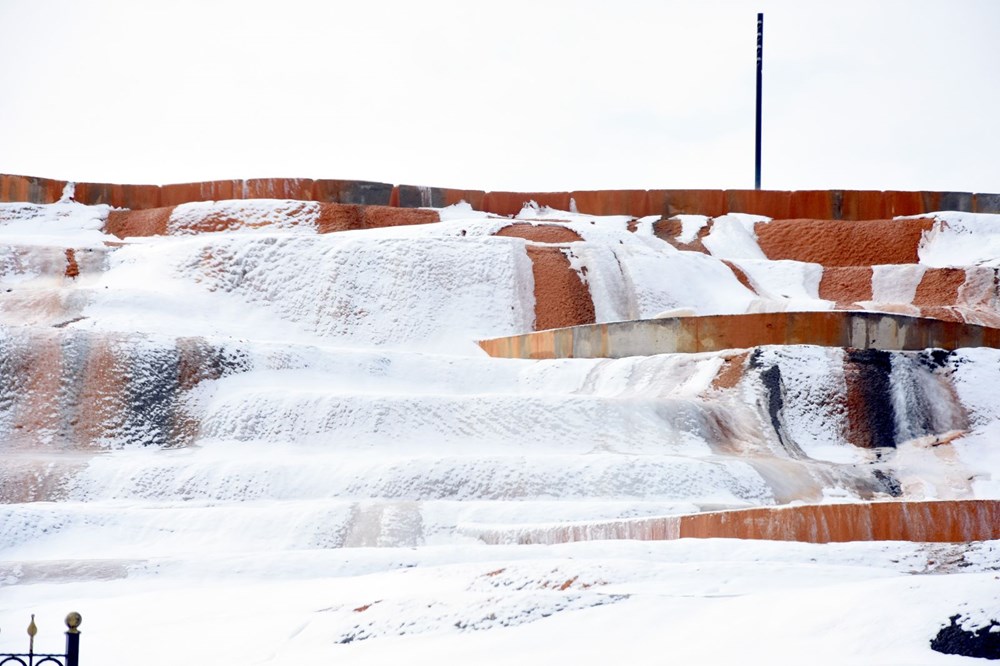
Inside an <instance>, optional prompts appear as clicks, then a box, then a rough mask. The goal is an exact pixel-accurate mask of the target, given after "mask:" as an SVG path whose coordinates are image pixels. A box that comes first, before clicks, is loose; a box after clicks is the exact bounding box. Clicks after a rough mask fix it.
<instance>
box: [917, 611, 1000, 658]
mask: <svg viewBox="0 0 1000 666" xmlns="http://www.w3.org/2000/svg"><path fill="white" fill-rule="evenodd" d="M949 619H950V620H951V624H950V625H948V626H947V627H943V628H942V629H941V631H939V632H938V634H937V636H935V637H934V638H933V639H931V649H932V650H934V651H935V652H941V653H944V654H957V655H961V656H963V657H978V658H980V659H1000V622H997V621H996V620H990V623H989V624H987V625H984V626H982V627H979V628H978V629H976V630H975V631H967V630H965V629H962V623H961V621H960V619H961V615H952V616H951V617H950V618H949Z"/></svg>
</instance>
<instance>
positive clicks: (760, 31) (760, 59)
mask: <svg viewBox="0 0 1000 666" xmlns="http://www.w3.org/2000/svg"><path fill="white" fill-rule="evenodd" d="M763 67H764V15H763V14H757V150H756V152H755V153H754V180H753V182H754V189H757V190H759V189H760V97H761V70H762V69H763Z"/></svg>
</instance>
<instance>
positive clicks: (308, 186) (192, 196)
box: [0, 174, 1000, 220]
mask: <svg viewBox="0 0 1000 666" xmlns="http://www.w3.org/2000/svg"><path fill="white" fill-rule="evenodd" d="M65 185H66V181H63V180H53V179H49V178H38V177H34V176H18V175H6V174H0V201H27V202H31V203H52V202H54V201H56V200H58V199H59V197H60V195H61V194H62V191H63V187H65ZM259 198H265V199H298V200H303V201H322V202H327V203H342V204H367V205H379V206H394V207H402V208H417V207H421V206H424V207H427V206H433V207H440V206H448V205H451V204H454V203H457V202H459V201H466V202H468V203H470V204H471V205H472V207H473V208H475V209H477V210H485V211H489V212H491V213H496V214H498V215H513V214H516V213H517V212H518V211H520V210H521V207H522V206H523V205H524V203H525V202H527V201H529V200H530V201H535V202H537V203H539V204H541V205H546V206H551V207H553V208H557V209H560V210H568V209H569V208H570V206H571V203H572V204H574V205H575V206H576V209H577V210H578V211H579V212H581V213H589V214H593V215H632V216H635V217H643V216H646V215H663V216H666V217H669V216H671V215H676V214H679V213H690V214H700V215H708V216H712V217H715V216H719V215H723V214H725V213H730V212H733V213H755V214H758V215H767V216H768V217H772V218H776V219H787V218H812V219H826V220H874V219H885V218H891V217H894V216H897V215H919V214H922V213H929V212H933V211H939V210H960V211H968V212H979V213H1000V194H986V193H982V194H974V193H972V192H896V191H886V192H879V191H858V190H802V191H794V192H786V191H774V190H595V191H573V192H484V191H481V190H457V189H448V188H441V187H421V186H416V185H391V184H388V183H378V182H372V181H357V180H326V179H311V178H254V179H249V180H217V181H207V182H202V183H178V184H172V185H162V186H161V185H116V184H109V183H76V192H75V199H76V200H77V201H79V202H81V203H85V204H110V205H112V206H115V207H117V208H131V209H133V210H139V209H147V208H158V207H161V206H175V205H178V204H182V203H188V202H192V201H218V200H222V199H259Z"/></svg>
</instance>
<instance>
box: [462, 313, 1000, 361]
mask: <svg viewBox="0 0 1000 666" xmlns="http://www.w3.org/2000/svg"><path fill="white" fill-rule="evenodd" d="M758 345H822V346H826V347H853V348H856V349H903V350H905V349H910V350H919V349H928V348H943V349H959V348H962V347H997V348H1000V329H997V328H989V327H986V326H977V325H975V324H968V323H962V322H955V321H942V320H939V319H925V318H921V317H909V316H905V315H899V314H889V313H883V312H868V311H846V310H827V311H817V312H762V313H753V314H737V315H706V316H700V317H668V318H661V319H642V320H637V321H621V322H610V323H605V324H585V325H581V326H572V327H568V328H556V329H550V330H546V331H537V332H535V333H525V334H522V335H512V336H507V337H503V338H493V339H491V340H481V341H480V342H479V346H480V347H482V348H483V350H484V351H486V353H487V354H489V355H490V356H495V357H501V358H530V359H550V358H625V357H628V356H645V355H649V354H674V353H696V352H707V351H721V350H724V349H747V348H750V347H756V346H758Z"/></svg>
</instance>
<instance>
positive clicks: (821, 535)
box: [479, 500, 1000, 544]
mask: <svg viewBox="0 0 1000 666" xmlns="http://www.w3.org/2000/svg"><path fill="white" fill-rule="evenodd" d="M479 538H480V539H482V540H483V541H486V542H487V543H519V544H531V543H546V544H551V543H566V542H569V541H589V540H604V539H636V540H643V541H659V540H666V539H678V538H682V539H683V538H694V539H711V538H725V539H767V540H773V541H804V542H808V543H830V542H844V541H919V542H964V541H984V540H989V539H997V538H1000V500H940V501H884V502H858V503H853V502H852V503H844V504H812V505H799V506H782V507H759V508H754V509H737V510H732V511H713V512H709V513H697V514H691V515H684V516H666V517H662V518H638V519H633V520H618V521H608V522H601V523H584V524H571V525H555V526H552V527H545V528H538V529H529V530H519V531H516V532H505V531H496V532H492V531H490V532H485V533H482V534H480V535H479Z"/></svg>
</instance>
